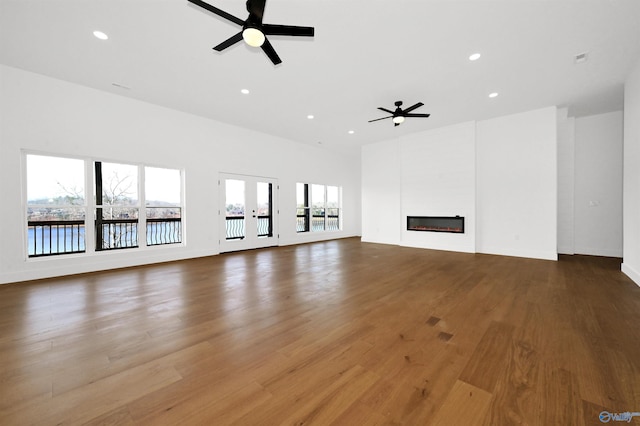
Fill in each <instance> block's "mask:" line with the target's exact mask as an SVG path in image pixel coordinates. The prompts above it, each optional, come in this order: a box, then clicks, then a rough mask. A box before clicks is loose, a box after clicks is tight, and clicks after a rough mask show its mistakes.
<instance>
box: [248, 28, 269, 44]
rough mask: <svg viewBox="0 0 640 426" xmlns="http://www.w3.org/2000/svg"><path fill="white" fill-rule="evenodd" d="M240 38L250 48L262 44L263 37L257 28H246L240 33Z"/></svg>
mask: <svg viewBox="0 0 640 426" xmlns="http://www.w3.org/2000/svg"><path fill="white" fill-rule="evenodd" d="M242 38H243V39H244V41H245V43H247V44H248V45H249V46H251V47H260V46H262V44H263V43H264V40H265V37H264V34H263V33H262V31H260V30H259V29H257V28H252V27H248V28H245V29H244V31H242Z"/></svg>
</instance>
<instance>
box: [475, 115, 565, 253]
mask: <svg viewBox="0 0 640 426" xmlns="http://www.w3.org/2000/svg"><path fill="white" fill-rule="evenodd" d="M476 150H477V215H478V222H477V227H478V234H477V236H476V246H477V249H478V252H481V253H491V254H502V255H509V256H521V257H532V258H541V259H551V260H555V259H557V257H558V256H557V253H558V251H557V181H558V180H557V125H556V108H555V107H549V108H543V109H539V110H535V111H529V112H525V113H521V114H515V115H509V116H506V117H500V118H496V119H492V120H486V121H480V122H478V125H477V134H476Z"/></svg>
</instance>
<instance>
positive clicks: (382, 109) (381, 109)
mask: <svg viewBox="0 0 640 426" xmlns="http://www.w3.org/2000/svg"><path fill="white" fill-rule="evenodd" d="M378 109H379V110H380V111H384V112H388V113H389V114H395V113H394V112H393V111H389V110H388V109H386V108H382V107H378Z"/></svg>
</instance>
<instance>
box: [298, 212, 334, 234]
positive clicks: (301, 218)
mask: <svg viewBox="0 0 640 426" xmlns="http://www.w3.org/2000/svg"><path fill="white" fill-rule="evenodd" d="M306 222H307V216H305V215H297V216H296V231H298V232H306V231H314V232H315V231H339V230H340V216H339V215H327V216H326V217H325V216H324V215H313V216H311V227H310V228H309V227H307V223H306Z"/></svg>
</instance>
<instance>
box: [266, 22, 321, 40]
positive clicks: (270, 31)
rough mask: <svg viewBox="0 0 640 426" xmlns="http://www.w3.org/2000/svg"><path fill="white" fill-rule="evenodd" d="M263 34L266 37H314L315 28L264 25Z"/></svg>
mask: <svg viewBox="0 0 640 426" xmlns="http://www.w3.org/2000/svg"><path fill="white" fill-rule="evenodd" d="M262 32H263V33H265V34H266V35H282V36H298V37H313V35H314V34H315V29H314V28H313V27H296V26H294V25H271V24H264V25H263V26H262Z"/></svg>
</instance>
